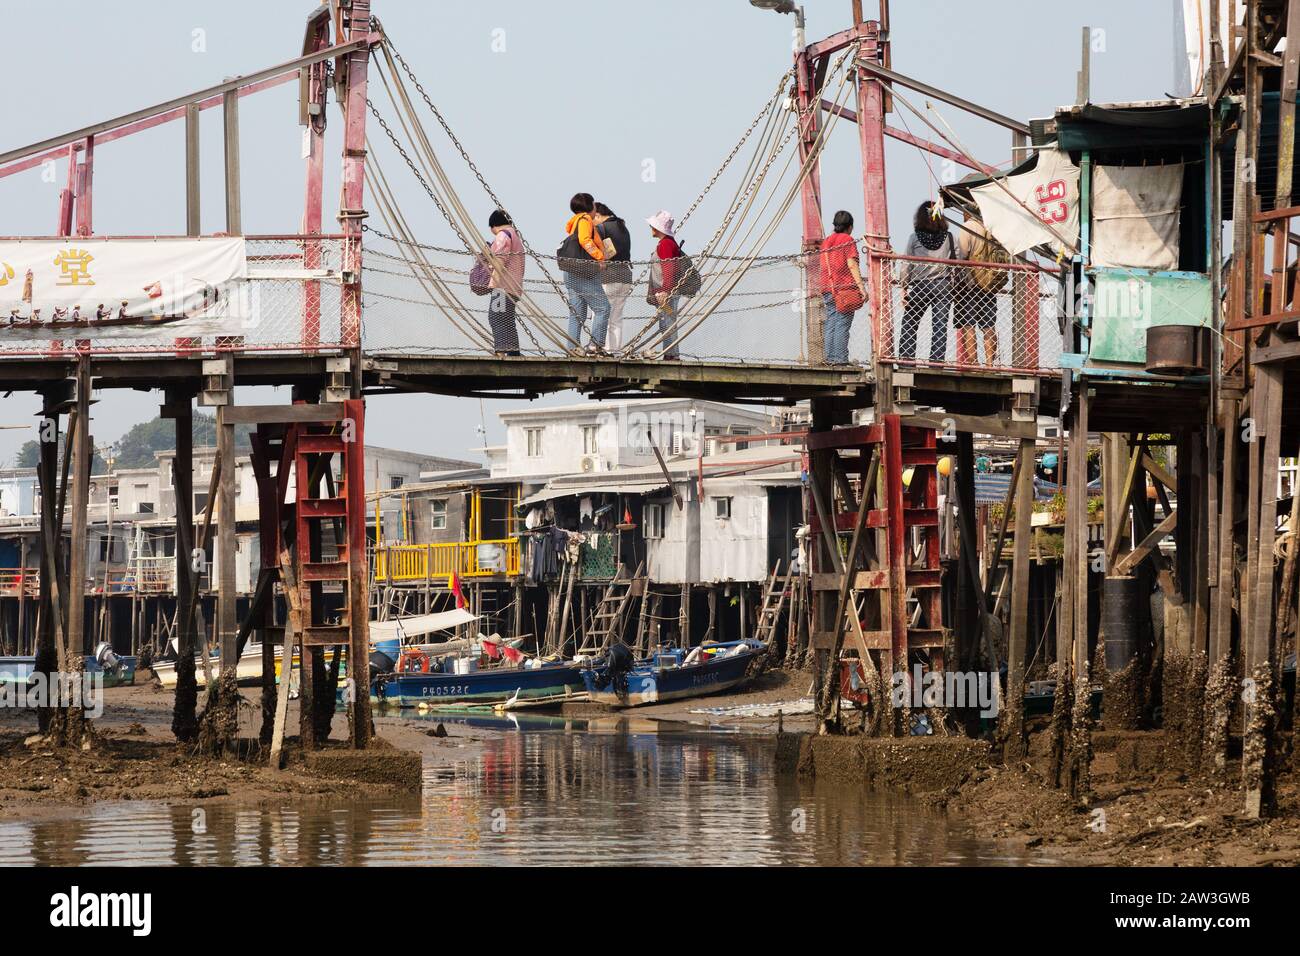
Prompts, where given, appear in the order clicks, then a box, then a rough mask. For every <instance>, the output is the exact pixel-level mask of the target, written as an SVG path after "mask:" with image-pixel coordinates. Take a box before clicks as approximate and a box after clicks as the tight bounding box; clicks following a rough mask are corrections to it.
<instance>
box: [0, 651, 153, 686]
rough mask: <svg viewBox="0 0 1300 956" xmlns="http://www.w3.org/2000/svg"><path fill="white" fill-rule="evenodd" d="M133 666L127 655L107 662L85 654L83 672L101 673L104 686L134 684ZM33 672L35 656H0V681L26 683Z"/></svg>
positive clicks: (34, 670) (115, 656)
mask: <svg viewBox="0 0 1300 956" xmlns="http://www.w3.org/2000/svg"><path fill="white" fill-rule="evenodd" d="M135 667H136V659H135V657H133V656H129V655H124V656H118V655H114V656H113V657H112V659H110V660H109V661H108V663H107V664H104V663H101V662H100V660H99V658H97V657H96V656H95V655H94V654H87V655H86V664H85V672H86V673H87V674H90V675H92V676H93V675H95V674H102V675H103V677H104V686H105V687H125V686H127V685H130V684H134V683H135ZM35 672H36V658H35V657H31V656H25V657H21V656H20V657H0V683H11V684H26V683H29V682H30V680H31V677H32V674H34V673H35Z"/></svg>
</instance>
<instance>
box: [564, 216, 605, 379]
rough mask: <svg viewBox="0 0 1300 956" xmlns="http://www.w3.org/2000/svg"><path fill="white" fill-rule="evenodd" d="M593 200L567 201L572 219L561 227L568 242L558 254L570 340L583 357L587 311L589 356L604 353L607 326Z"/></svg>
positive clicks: (602, 261)
mask: <svg viewBox="0 0 1300 956" xmlns="http://www.w3.org/2000/svg"><path fill="white" fill-rule="evenodd" d="M595 208H596V200H595V199H594V198H593V197H592V195H591V193H577V194H576V195H575V196H574V197H573V198H572V199H571V200H569V209H570V210H571V211H572V212H573V215H572V216H570V217H569V221H568V222H567V223H566V224H565V226H564V231H565V233H567V238H566V239H565V240H564V243H563V245H561V246H560V250H559V252H558V253H557V258H558V259H559V266H560V268H561V269H562V270H563V271H564V287H565V289H566V290H567V291H568V293H569V338H570V339H572V340H573V345H572V348H573V350H574V351H575V352H577V353H579V354H581V353H582V327H583V326H584V325H586V324H587V310H588V309H590V310H591V316H592V319H591V344H590V345H588V346H587V352H588V353H590V354H593V355H594V354H599V353H601V352H604V351H605V333H606V331H607V329H608V325H609V299H608V297H606V295H605V289H604V287H603V286H602V285H601V284H600V277H601V273H602V272H603V271H604V269H605V250H604V247H603V245H602V244H601V240H600V236H599V235H598V234H597V232H596V222H595V220H594V219H593V218H592V212H594V211H595Z"/></svg>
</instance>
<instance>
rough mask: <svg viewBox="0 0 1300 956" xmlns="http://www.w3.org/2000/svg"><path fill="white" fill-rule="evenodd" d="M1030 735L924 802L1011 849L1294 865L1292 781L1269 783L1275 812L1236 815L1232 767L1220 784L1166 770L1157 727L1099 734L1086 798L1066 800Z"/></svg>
mask: <svg viewBox="0 0 1300 956" xmlns="http://www.w3.org/2000/svg"><path fill="white" fill-rule="evenodd" d="M1042 736H1045V735H1035V736H1034V737H1031V741H1030V743H1031V756H1030V758H1029V759H1028V760H1026V761H1025V762H1023V763H1022V764H1020V765H1019V766H1017V767H1000V766H988V765H985V766H982V767H979V768H977V769H976V770H975V771H974V772H972V773H971V775H970V776H969V778H968V779H967V780H966V781H965V782H963V783H962V784H961V785H960V786H957V787H953V788H950V789H948V790H947V791H944V792H940V793H936V794H933V795H931V796H930V797H929V798H928V802H931V803H933V804H935V805H936V806H941V807H944V808H946V809H948V810H949V811H950V812H952V813H954V814H956V815H958V816H960V817H962V818H964V819H965V820H966V821H968V823H969V825H970V826H971V827H972V828H973V830H974V831H975V833H976V834H978V835H980V836H983V837H987V838H992V839H999V840H1004V841H1007V843H1008V845H1009V846H1011V847H1015V848H1022V849H1023V848H1036V847H1043V848H1046V849H1048V850H1050V851H1052V853H1053V855H1054V856H1058V857H1060V858H1062V859H1067V860H1069V861H1071V862H1075V863H1082V864H1098V865H1110V866H1294V865H1296V864H1298V863H1300V781H1297V780H1296V776H1295V774H1294V773H1288V774H1284V775H1283V776H1282V777H1281V778H1280V779H1279V781H1278V804H1279V814H1278V816H1277V817H1275V818H1272V819H1267V820H1251V819H1247V818H1246V817H1244V816H1243V815H1242V809H1243V807H1244V805H1245V793H1244V791H1243V789H1242V787H1241V786H1240V781H1241V765H1240V761H1236V760H1233V761H1229V764H1228V767H1227V773H1226V774H1225V775H1224V778H1223V781H1224V782H1222V783H1220V782H1216V781H1215V780H1213V779H1211V778H1210V777H1209V776H1208V775H1202V774H1193V773H1189V772H1187V771H1186V770H1184V769H1182V768H1181V767H1178V766H1172V765H1171V764H1173V763H1175V761H1173V760H1171V754H1172V753H1177V750H1176V749H1171V748H1170V747H1169V746H1167V743H1166V741H1165V739H1164V735H1163V734H1162V733H1160V732H1158V731H1146V732H1142V731H1135V732H1109V733H1107V732H1098V733H1097V734H1096V735H1095V736H1094V738H1093V751H1094V754H1093V759H1092V767H1091V786H1092V792H1091V794H1090V795H1089V797H1088V799H1087V801H1086V803H1082V804H1080V803H1075V802H1073V801H1071V800H1070V799H1069V798H1068V796H1067V795H1066V794H1065V793H1064V792H1063V791H1060V790H1051V789H1049V788H1048V787H1047V786H1046V784H1045V770H1046V760H1045V759H1043V755H1044V754H1045V751H1046V743H1047V742H1046V741H1045V740H1043V741H1040V740H1039V739H1038V738H1039V737H1042Z"/></svg>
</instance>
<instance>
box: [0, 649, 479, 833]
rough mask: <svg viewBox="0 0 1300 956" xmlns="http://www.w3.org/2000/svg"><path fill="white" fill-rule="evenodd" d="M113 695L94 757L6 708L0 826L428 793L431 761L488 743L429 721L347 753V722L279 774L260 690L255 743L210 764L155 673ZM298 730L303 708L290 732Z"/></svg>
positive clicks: (243, 709)
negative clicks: (119, 813) (143, 804)
mask: <svg viewBox="0 0 1300 956" xmlns="http://www.w3.org/2000/svg"><path fill="white" fill-rule="evenodd" d="M104 696H105V700H104V713H103V715H102V716H100V717H98V718H96V719H94V720H93V721H92V722H91V726H92V728H93V733H94V742H93V746H92V747H91V748H90V749H89V750H85V751H82V750H77V749H71V748H53V747H50V746H47V745H45V744H43V743H36V745H35V746H31V745H29V744H28V740H29V739H30V738H31V737H32V735H34V734H35V732H36V718H35V714H34V713H32V712H29V711H22V710H11V709H10V710H0V819H13V818H34V817H39V816H42V815H44V814H48V813H56V812H63V811H66V810H67V809H68V808H70V807H77V806H84V805H87V804H90V803H95V802H100V801H115V800H119V801H127V800H137V801H138V800H161V801H167V802H182V801H199V800H201V801H205V802H206V801H210V800H219V801H231V802H261V801H265V800H273V799H283V798H285V797H290V798H294V799H306V800H311V799H315V798H334V797H338V796H346V797H349V798H355V797H358V796H361V797H366V796H385V795H393V794H398V793H404V792H405V793H409V792H411V791H413V790H414V791H418V790H419V786H420V778H421V773H422V766H423V763H424V762H425V761H429V762H431V763H433V764H434V765H437V764H439V763H453V762H455V761H457V760H462V759H464V758H465V756H466V754H467V753H472V750H473V747H474V746H475V745H476V743H477V741H478V740H479V739H481V736H482V735H479V734H472V733H468V732H465V731H464V729H463V728H454V727H453V728H449V729H448V730H445V731H443V732H444V733H445V734H446V736H439V737H434V736H431V735H432V734H433V733H434V732H435V730H436V724H432V723H430V722H428V721H415V720H405V719H401V718H398V719H393V720H384V719H381V720H379V721H376V731H377V747H376V748H375V749H373V750H367V751H365V752H364V753H360V754H358V753H356V752H353V751H350V750H347V749H345V748H344V746H343V744H344V739H343V738H344V737H345V735H346V733H347V719H346V718H345V717H344V716H342V715H338V716H336V717H335V720H334V723H333V725H332V727H331V731H332V732H331V740H330V744H329V745H328V746H327V747H326V748H324V749H323V750H321V751H319V752H315V753H312V754H308V755H304V754H303V753H302V751H301V749H300V748H299V747H298V746H297V740H296V738H293V737H291V738H290V740H289V741H288V745H287V748H286V754H287V760H286V767H285V769H284V770H282V771H279V772H276V771H272V770H271V769H270V768H269V767H268V766H267V762H266V755H265V753H263V752H262V749H261V748H260V746H258V745H257V744H256V743H255V741H256V738H257V732H258V729H259V727H260V723H261V709H260V708H261V705H260V691H259V690H258V689H255V688H253V689H250V688H243V689H242V692H241V698H240V705H239V708H238V733H239V736H240V737H241V738H243V739H244V740H246V741H248V743H245V744H244V746H243V747H241V754H240V755H238V756H234V755H231V756H226V757H209V756H204V755H201V754H199V753H197V752H196V749H195V748H194V747H190V746H184V745H181V744H178V743H177V742H176V740H175V738H174V737H173V735H172V732H171V717H172V704H173V701H174V697H173V694H172V693H171V692H170V691H166V690H163V689H162V688H161V687H159V686H158V685H157V684H156V683H154V682H152V681H150V680H149V679H148V677H147V674H146V676H144V677H141V678H138V682H137V683H136V684H135V685H133V686H129V687H118V688H109V689H107V690H106V691H105V695H104ZM202 703H203V701H202V697H201V699H200V706H202ZM297 724H298V715H297V703H296V702H293V703H292V706H291V708H290V714H289V726H290V727H291V728H292V727H297ZM458 731H459V734H458Z"/></svg>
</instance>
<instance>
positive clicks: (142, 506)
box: [135, 501, 154, 515]
mask: <svg viewBox="0 0 1300 956" xmlns="http://www.w3.org/2000/svg"><path fill="white" fill-rule="evenodd" d="M135 510H136V513H137V514H142V515H151V514H153V513H154V510H153V502H152V501H141V502H138V503H137V504H136V506H135Z"/></svg>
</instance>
